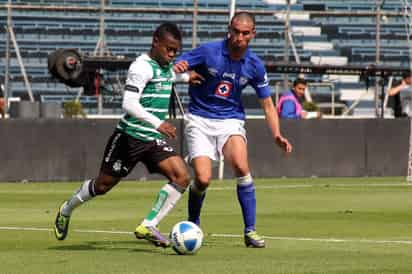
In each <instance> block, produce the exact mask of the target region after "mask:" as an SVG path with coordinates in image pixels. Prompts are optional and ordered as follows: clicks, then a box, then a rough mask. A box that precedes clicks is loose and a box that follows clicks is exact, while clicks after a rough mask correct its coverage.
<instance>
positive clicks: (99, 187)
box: [94, 177, 120, 195]
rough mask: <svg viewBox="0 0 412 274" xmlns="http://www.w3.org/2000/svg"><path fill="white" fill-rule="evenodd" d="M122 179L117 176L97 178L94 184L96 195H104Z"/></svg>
mask: <svg viewBox="0 0 412 274" xmlns="http://www.w3.org/2000/svg"><path fill="white" fill-rule="evenodd" d="M119 180H120V179H115V178H110V179H107V178H103V179H102V178H101V177H99V178H97V179H96V180H95V184H94V191H95V193H96V195H104V194H106V193H107V192H109V191H110V189H112V188H113V187H114V186H115V185H116V184H117V182H118V181H119Z"/></svg>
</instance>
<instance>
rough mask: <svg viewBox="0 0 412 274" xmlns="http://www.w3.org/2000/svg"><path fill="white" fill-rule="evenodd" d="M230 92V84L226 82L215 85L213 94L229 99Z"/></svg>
mask: <svg viewBox="0 0 412 274" xmlns="http://www.w3.org/2000/svg"><path fill="white" fill-rule="evenodd" d="M231 91H232V83H230V82H228V81H222V82H220V83H219V84H218V85H217V87H216V90H215V94H216V95H218V96H223V97H229V95H230V92H231Z"/></svg>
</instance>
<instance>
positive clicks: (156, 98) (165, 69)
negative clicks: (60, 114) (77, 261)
mask: <svg viewBox="0 0 412 274" xmlns="http://www.w3.org/2000/svg"><path fill="white" fill-rule="evenodd" d="M181 40H182V38H181V33H180V31H179V29H178V28H177V26H176V25H175V24H172V23H164V24H162V25H160V26H159V27H158V28H157V29H156V31H155V32H154V34H153V40H152V47H151V49H150V51H149V52H148V53H147V54H142V55H140V56H139V57H138V58H137V59H136V60H135V61H134V62H133V63H132V64H131V65H130V68H129V71H128V76H127V80H126V85H125V89H124V97H123V103H122V107H123V109H124V110H125V112H126V113H125V114H124V116H123V118H121V120H120V121H119V123H118V125H117V127H116V129H115V131H114V133H113V135H112V136H111V137H110V138H109V140H108V143H107V145H106V149H105V152H104V156H103V160H102V163H101V167H100V173H99V175H98V176H97V177H96V178H94V179H91V180H87V181H85V182H84V183H83V185H82V186H81V187H80V188H79V189H78V190H77V192H76V193H74V194H73V196H72V197H70V198H69V199H68V200H67V201H65V202H64V203H63V204H62V205H61V206H60V208H59V211H58V213H57V216H56V220H55V229H54V231H55V235H56V238H57V239H58V240H64V239H65V238H66V236H67V233H68V227H69V221H70V216H71V215H72V211H73V210H74V209H75V208H76V207H78V206H80V205H81V204H83V203H85V202H87V201H89V200H91V199H93V198H94V197H96V196H99V195H103V194H105V193H107V192H108V191H109V190H110V189H111V188H112V187H114V186H115V185H116V184H117V183H118V182H119V181H120V180H121V178H123V177H125V176H127V175H128V174H129V173H130V172H131V171H132V169H133V168H134V167H135V165H136V164H137V163H138V162H142V163H144V164H145V165H146V167H147V169H148V170H149V172H151V173H153V172H157V173H161V174H163V175H164V176H165V177H167V179H168V180H169V182H168V183H167V184H165V185H164V186H163V187H162V189H161V190H160V191H159V193H158V195H157V198H156V201H155V203H154V205H153V208H152V209H151V210H150V212H149V214H148V215H147V216H146V218H145V219H144V220H143V222H142V223H141V224H140V225H138V226H137V228H136V230H135V236H136V237H137V238H139V239H146V240H148V241H150V242H152V243H154V244H155V245H156V246H161V247H168V246H169V245H170V243H169V240H168V238H167V237H165V236H163V235H162V234H161V233H160V232H159V231H158V230H157V229H156V226H157V225H158V223H159V222H160V221H161V220H162V219H163V218H164V217H165V216H166V215H167V214H168V212H169V211H170V210H171V209H172V208H173V207H174V206H175V204H176V202H177V201H178V200H179V199H180V197H181V196H182V194H183V192H184V191H185V189H186V187H187V186H188V184H189V177H190V176H189V172H188V169H187V167H186V164H185V162H184V160H183V159H182V158H181V157H180V156H179V155H177V153H176V152H175V151H174V150H173V148H172V147H171V146H170V145H169V144H168V143H167V141H166V140H165V137H167V138H175V137H176V128H175V127H174V126H173V125H172V124H170V123H168V122H166V121H165V117H166V114H167V112H168V105H169V99H170V96H171V90H172V83H173V82H175V81H179V78H181V79H180V80H183V81H189V80H191V81H192V80H193V81H196V80H195V78H196V76H195V75H196V74H195V73H192V74H191V75H192V76H190V77H189V74H187V73H185V74H177V75H176V74H175V73H174V71H173V66H172V63H171V62H172V61H173V59H174V58H175V56H176V54H177V52H178V50H179V49H180V48H181ZM189 78H191V79H189ZM193 81H192V82H193Z"/></svg>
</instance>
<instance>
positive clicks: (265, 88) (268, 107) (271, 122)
mask: <svg viewBox="0 0 412 274" xmlns="http://www.w3.org/2000/svg"><path fill="white" fill-rule="evenodd" d="M255 65H256V67H255V68H256V71H255V77H254V78H253V79H252V81H251V83H250V84H251V86H252V87H253V88H254V89H255V91H256V95H257V96H258V98H259V103H260V105H261V107H262V109H263V111H264V113H265V118H266V122H267V124H268V126H269V128H270V130H271V132H272V136H273V138H274V139H275V142H276V144H277V145H278V146H280V147H281V148H282V149H283V150H284V151H285V152H287V153H289V152H292V145H291V144H290V143H289V141H288V140H287V139H286V138H284V137H283V136H282V134H281V133H280V126H279V116H278V113H277V111H276V109H275V106H274V104H273V101H272V98H271V97H270V94H271V91H270V88H269V81H268V79H267V74H266V70H265V67H264V66H263V63H262V62H261V61H260V60H255Z"/></svg>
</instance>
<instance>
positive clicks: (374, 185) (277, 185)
mask: <svg viewBox="0 0 412 274" xmlns="http://www.w3.org/2000/svg"><path fill="white" fill-rule="evenodd" d="M369 186H370V187H391V186H392V187H399V186H405V187H412V184H410V183H381V184H363V183H350V184H345V183H341V184H328V183H324V184H306V183H304V184H290V185H287V184H284V185H283V184H273V185H260V184H255V187H256V189H283V188H309V187H321V188H326V187H329V188H333V187H369ZM235 187H236V186H221V187H213V186H212V187H211V188H210V189H209V190H229V189H234V188H235Z"/></svg>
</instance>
